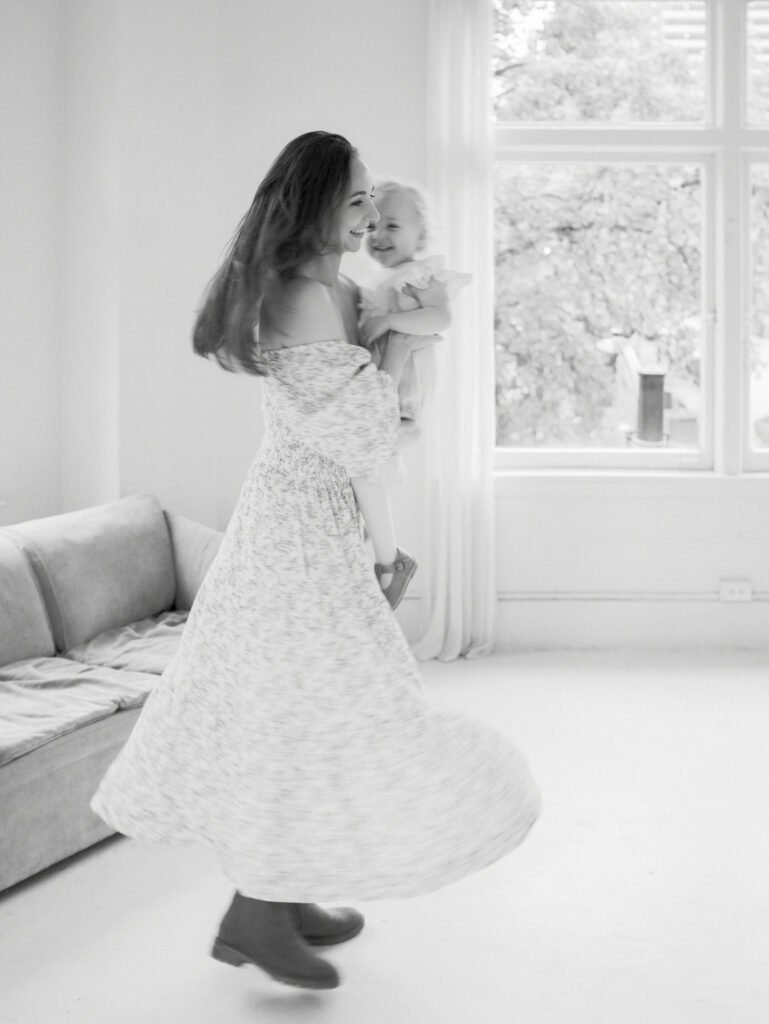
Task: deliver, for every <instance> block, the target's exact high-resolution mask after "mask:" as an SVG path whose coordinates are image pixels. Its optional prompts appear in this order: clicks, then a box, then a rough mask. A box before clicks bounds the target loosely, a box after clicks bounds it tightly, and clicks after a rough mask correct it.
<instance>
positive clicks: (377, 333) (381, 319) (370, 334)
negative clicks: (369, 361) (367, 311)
mask: <svg viewBox="0 0 769 1024" xmlns="http://www.w3.org/2000/svg"><path fill="white" fill-rule="evenodd" d="M389 330H390V318H389V316H387V315H386V314H385V316H372V317H371V319H370V320H367V321H366V322H365V323H364V324H363V325H362V326H361V328H360V331H359V334H360V340H361V341H362V342H363V344H364V345H365V346H366V348H371V346H372V345H373V344H374V342H375V341H376V340H377V338H381V337H382V335H383V334H387V332H388V331H389Z"/></svg>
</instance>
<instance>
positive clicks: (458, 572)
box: [415, 0, 497, 661]
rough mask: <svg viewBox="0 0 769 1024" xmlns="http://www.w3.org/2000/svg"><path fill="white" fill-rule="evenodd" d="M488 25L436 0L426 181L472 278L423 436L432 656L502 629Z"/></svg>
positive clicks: (420, 648)
mask: <svg viewBox="0 0 769 1024" xmlns="http://www.w3.org/2000/svg"><path fill="white" fill-rule="evenodd" d="M491 34H492V25H491V4H490V3H489V2H488V0H430V4H429V23H428V67H427V85H428V104H427V143H428V161H427V182H426V184H427V190H428V194H429V196H430V197H431V199H432V205H433V216H434V218H435V220H436V221H437V225H436V226H437V231H436V234H437V235H438V237H439V241H440V250H441V252H443V253H444V254H445V256H446V266H447V267H448V268H450V269H451V270H456V271H464V272H468V273H471V274H472V275H473V281H472V283H471V284H470V285H469V286H468V287H466V288H464V289H463V290H462V291H461V292H460V293H459V295H458V296H457V297H456V298H455V299H454V301H453V304H452V311H453V323H452V326H451V328H450V330H449V331H447V332H446V336H445V340H444V342H442V343H440V344H438V345H437V346H436V348H437V350H438V374H437V384H436V388H435V394H434V398H433V402H432V405H431V407H430V409H429V411H428V413H427V421H426V424H425V425H426V437H425V440H424V442H423V444H422V454H423V458H424V463H423V466H422V467H421V470H420V478H421V480H422V481H424V492H423V495H422V499H423V505H422V513H423V523H424V524H425V529H424V541H423V544H422V548H421V550H420V562H421V571H420V573H419V576H418V577H417V580H418V581H419V589H420V590H421V592H422V595H423V597H422V602H423V604H422V608H421V623H422V627H423V635H422V636H421V639H420V640H419V641H418V642H417V643H416V644H415V651H416V655H417V657H418V658H420V659H423V660H426V659H429V658H440V659H441V660H445V661H448V660H451V659H454V658H457V657H459V656H460V655H464V656H466V657H477V656H480V655H483V654H487V653H488V652H489V651H490V650H491V649H492V648H493V646H494V639H495V630H496V604H497V597H496V582H495V572H494V489H493V458H494V435H495V409H494V334H493V326H494V321H493V272H494V264H493V253H492V203H491V192H492V190H491V166H492V164H491V143H492V138H491V119H490V99H489V67H490V58H491V41H492V39H491ZM415 582H416V581H415ZM415 589H416V588H415Z"/></svg>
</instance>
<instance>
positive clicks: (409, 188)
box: [374, 178, 431, 251]
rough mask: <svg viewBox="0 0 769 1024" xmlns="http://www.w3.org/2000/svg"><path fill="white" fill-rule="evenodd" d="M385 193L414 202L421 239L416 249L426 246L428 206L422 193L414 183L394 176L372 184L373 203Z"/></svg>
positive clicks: (428, 225)
mask: <svg viewBox="0 0 769 1024" xmlns="http://www.w3.org/2000/svg"><path fill="white" fill-rule="evenodd" d="M386 195H401V196H408V198H409V199H410V200H411V202H412V203H413V204H414V209H415V210H416V213H417V217H418V218H419V221H420V223H421V225H422V240H421V242H420V245H419V250H418V251H421V250H422V249H425V248H427V243H428V240H429V239H430V235H431V231H430V208H429V204H428V202H427V199H426V198H425V196H424V194H423V193H422V192H420V191H419V189H418V188H416V187H415V186H414V185H409V184H407V183H406V182H405V181H397V180H396V179H395V178H388V179H387V180H386V181H380V182H377V183H376V184H375V185H374V204H375V205H376V201H377V199H378V198H379V197H381V196H386Z"/></svg>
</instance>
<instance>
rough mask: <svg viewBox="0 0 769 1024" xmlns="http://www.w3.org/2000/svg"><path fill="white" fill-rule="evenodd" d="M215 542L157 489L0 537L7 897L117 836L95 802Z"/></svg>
mask: <svg viewBox="0 0 769 1024" xmlns="http://www.w3.org/2000/svg"><path fill="white" fill-rule="evenodd" d="M220 540H221V533H219V532H218V531H217V530H213V529H211V528H209V527H206V526H203V525H201V524H199V523H195V522H193V521H192V520H189V519H186V518H184V517H182V516H177V515H174V514H172V513H169V512H164V511H163V509H162V508H161V507H160V505H159V503H158V501H157V500H156V498H154V497H153V496H152V495H149V494H137V495H132V496H131V497H127V498H123V499H121V500H119V501H114V502H110V503H108V504H105V505H99V506H97V507H94V508H87V509H83V510H81V511H78V512H69V513H65V514H63V515H56V516H50V517H47V518H45V519H36V520H31V521H29V522H25V523H18V524H15V525H13V526H6V527H3V528H1V529H0V890H2V889H6V888H8V886H11V885H14V884H15V883H16V882H19V881H21V880H22V879H24V878H27V877H29V876H31V875H33V874H35V873H36V872H38V871H41V870H42V869H43V868H46V867H48V866H50V865H51V864H54V863H56V862H58V861H60V860H63V859H64V858H65V857H69V856H71V855H72V854H74V853H77V852H79V851H80V850H83V849H86V848H87V847H88V846H91V845H92V844H93V843H97V842H99V841H100V840H102V839H104V838H106V837H107V836H108V835H110V833H111V832H112V830H111V829H110V828H109V827H108V826H107V825H106V824H105V823H104V822H103V821H101V819H100V818H98V817H97V816H96V815H95V814H94V813H93V811H91V809H90V806H89V804H90V799H91V796H92V795H93V793H94V790H95V789H96V787H97V786H98V783H99V780H100V779H101V777H102V775H103V774H104V772H105V770H106V768H107V766H108V765H109V764H110V762H111V761H112V760H113V758H114V757H115V756H116V754H117V753H118V751H119V750H120V748H121V747H122V745H123V744H124V742H125V740H126V738H127V737H128V735H129V733H130V732H131V729H132V728H133V725H134V723H135V722H136V719H137V718H138V716H139V713H140V711H141V706H142V704H143V703H144V701H145V699H146V698H147V696H148V694H149V693H151V692H152V689H153V687H154V686H155V685H157V682H158V679H159V677H160V674H161V673H162V672H163V670H164V668H165V667H166V665H167V664H168V663H169V661H170V659H171V658H172V656H173V654H174V651H175V650H176V648H177V646H178V643H179V639H180V637H181V634H182V631H183V629H184V623H185V620H186V618H187V613H188V611H189V609H190V608H191V606H192V602H193V600H194V598H195V594H196V592H197V589H198V587H199V585H200V583H201V581H202V579H203V577H204V576H205V573H206V571H207V570H208V567H209V565H210V564H211V562H212V560H213V558H214V556H215V554H216V551H217V549H218V546H219V542H220Z"/></svg>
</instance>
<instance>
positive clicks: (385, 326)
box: [360, 281, 451, 345]
mask: <svg viewBox="0 0 769 1024" xmlns="http://www.w3.org/2000/svg"><path fill="white" fill-rule="evenodd" d="M404 292H406V293H407V294H408V295H410V296H411V297H412V298H414V299H416V300H417V302H419V303H420V306H419V309H405V310H399V311H398V312H397V313H386V314H385V315H384V316H373V317H371V319H370V320H367V321H366V323H364V324H363V325H362V326H361V329H360V336H361V340H362V341H363V343H364V344H365V345H371V343H372V342H374V341H376V339H377V338H380V337H381V336H382V335H383V334H386V333H387V332H388V331H398V332H399V333H401V334H440V333H441V331H445V330H446V328H447V327H448V326H449V324H450V323H451V313H450V312H449V297H448V293H447V292H446V287H445V285H443V284H442V283H441V282H440V281H432V282H431V283H430V284H429V285H428V286H427V287H426V288H415V287H414V286H413V285H406V287H405V288H404Z"/></svg>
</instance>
